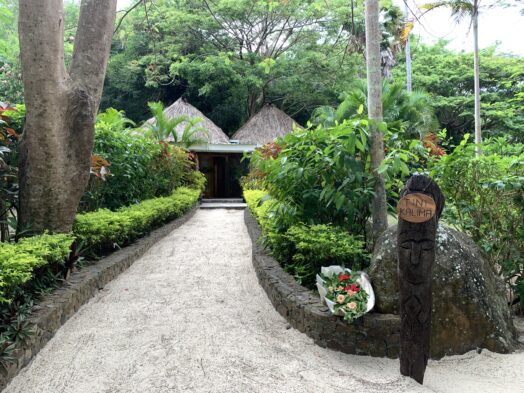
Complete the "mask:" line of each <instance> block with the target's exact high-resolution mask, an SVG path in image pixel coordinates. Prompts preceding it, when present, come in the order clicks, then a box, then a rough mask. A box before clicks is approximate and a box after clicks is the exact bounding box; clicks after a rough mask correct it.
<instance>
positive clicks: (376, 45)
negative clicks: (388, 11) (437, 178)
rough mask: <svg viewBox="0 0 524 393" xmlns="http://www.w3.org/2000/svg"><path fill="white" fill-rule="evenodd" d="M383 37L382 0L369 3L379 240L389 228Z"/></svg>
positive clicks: (375, 206)
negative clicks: (382, 126) (381, 126)
mask: <svg viewBox="0 0 524 393" xmlns="http://www.w3.org/2000/svg"><path fill="white" fill-rule="evenodd" d="M381 38H382V37H381V33H380V27H379V6H378V0H366V66H367V80H368V100H367V102H368V117H369V119H370V135H371V167H372V170H373V175H374V176H375V196H374V197H373V204H372V216H373V235H374V236H373V237H374V238H375V239H376V238H377V237H378V236H379V235H380V234H381V233H382V232H384V231H385V230H386V229H387V228H388V217H387V205H386V188H385V182H384V175H383V174H380V173H378V171H377V169H378V167H379V166H380V164H381V162H382V161H383V160H384V136H383V135H382V132H381V131H380V130H379V127H378V125H379V123H381V122H382V97H381V96H382V74H381V56H380V41H381Z"/></svg>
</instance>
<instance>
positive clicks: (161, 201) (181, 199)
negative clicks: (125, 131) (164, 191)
mask: <svg viewBox="0 0 524 393" xmlns="http://www.w3.org/2000/svg"><path fill="white" fill-rule="evenodd" d="M200 193H201V191H200V190H197V189H191V188H187V187H180V188H177V189H176V190H175V192H174V193H173V194H172V195H170V196H167V197H160V198H155V199H149V200H146V201H143V202H140V203H138V204H135V205H131V206H127V207H123V208H120V209H118V210H117V211H114V212H113V211H110V210H108V209H100V210H97V211H95V212H90V213H84V214H79V215H77V217H76V220H75V224H74V226H73V233H74V234H75V237H76V238H77V240H78V242H79V243H80V244H81V245H82V246H83V247H86V248H88V249H89V251H90V252H91V253H94V254H100V253H103V252H105V251H107V250H111V249H114V248H115V247H119V246H123V245H125V244H128V243H130V242H132V241H133V240H135V239H137V238H139V237H140V236H142V235H144V234H146V233H147V232H149V231H151V230H152V229H153V228H155V227H157V226H159V225H161V224H163V223H165V222H167V221H169V220H172V219H174V218H177V217H179V216H181V215H182V214H184V213H185V212H187V211H188V210H189V209H191V207H192V206H193V205H194V204H195V203H196V202H197V200H198V198H199V196H200Z"/></svg>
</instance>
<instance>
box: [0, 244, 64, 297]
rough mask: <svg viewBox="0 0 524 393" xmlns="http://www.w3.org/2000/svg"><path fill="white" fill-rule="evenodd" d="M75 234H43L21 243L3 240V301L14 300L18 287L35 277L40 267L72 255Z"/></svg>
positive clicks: (0, 287) (0, 293)
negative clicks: (73, 235) (70, 253)
mask: <svg viewBox="0 0 524 393" xmlns="http://www.w3.org/2000/svg"><path fill="white" fill-rule="evenodd" d="M72 243H73V237H72V236H71V235H60V234H59V235H40V236H34V237H30V238H26V239H22V240H20V241H19V242H18V243H1V244H0V302H10V301H11V300H13V298H14V295H15V291H16V289H17V288H18V287H20V286H21V285H23V284H25V283H27V282H28V281H30V280H31V279H33V278H34V273H35V271H36V270H37V269H38V268H41V267H43V266H45V265H50V264H63V263H64V262H65V260H66V258H67V257H68V255H69V252H70V248H71V244H72Z"/></svg>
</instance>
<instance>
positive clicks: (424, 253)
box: [397, 175, 444, 384]
mask: <svg viewBox="0 0 524 393" xmlns="http://www.w3.org/2000/svg"><path fill="white" fill-rule="evenodd" d="M400 196H401V199H400V201H399V203H398V206H397V212H398V218H399V219H398V233H397V249H398V275H399V288H400V318H401V327H400V373H401V374H402V375H406V376H409V377H411V378H413V379H414V380H415V381H417V382H418V383H420V384H422V382H423V380H424V372H425V371H426V365H427V363H428V359H429V339H430V333H431V308H432V296H431V277H432V268H433V263H434V262H435V237H436V234H437V227H438V220H439V218H440V214H441V213H442V209H443V208H444V196H443V195H442V193H441V191H440V189H439V187H438V185H437V184H436V183H435V182H434V181H433V180H431V178H429V177H427V176H423V175H414V176H412V177H411V178H410V179H409V180H408V181H407V183H406V187H405V188H404V190H402V193H401V194H400Z"/></svg>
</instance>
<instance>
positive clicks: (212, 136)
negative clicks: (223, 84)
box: [146, 97, 229, 144]
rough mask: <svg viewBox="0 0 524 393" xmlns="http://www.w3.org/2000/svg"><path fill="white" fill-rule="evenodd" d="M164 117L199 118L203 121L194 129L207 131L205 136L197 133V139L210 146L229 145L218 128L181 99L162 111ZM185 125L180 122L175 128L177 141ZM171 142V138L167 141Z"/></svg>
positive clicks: (225, 136) (226, 138)
mask: <svg viewBox="0 0 524 393" xmlns="http://www.w3.org/2000/svg"><path fill="white" fill-rule="evenodd" d="M164 115H165V116H167V117H168V118H170V119H172V118H175V117H179V116H186V117H188V118H189V119H192V118H195V117H200V118H202V119H203V120H202V121H201V122H200V123H198V124H196V125H195V127H202V128H204V129H205V130H207V135H206V133H200V132H199V133H197V134H196V135H195V137H196V138H197V139H202V140H205V141H207V143H210V144H222V143H229V138H228V137H227V135H226V134H225V133H224V131H222V129H221V128H220V127H219V126H217V125H216V124H215V123H213V122H212V121H211V120H210V119H208V118H207V117H206V116H204V114H203V113H202V112H200V111H199V110H198V109H197V108H195V107H194V106H193V105H191V104H190V103H189V102H187V101H186V100H185V99H184V98H182V97H181V98H179V99H178V100H176V101H175V103H174V104H173V105H171V106H169V107H167V108H166V109H164ZM146 123H149V124H154V123H155V118H154V117H152V118H151V119H149V120H147V121H146ZM186 123H187V122H182V123H180V124H179V125H178V126H177V128H176V132H177V134H178V137H179V139H180V138H181V137H182V133H183V132H184V127H185V126H186ZM172 140H173V137H171V138H170V140H168V141H172Z"/></svg>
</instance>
